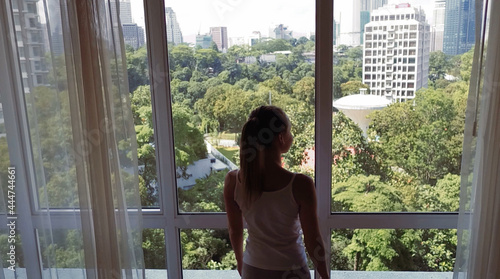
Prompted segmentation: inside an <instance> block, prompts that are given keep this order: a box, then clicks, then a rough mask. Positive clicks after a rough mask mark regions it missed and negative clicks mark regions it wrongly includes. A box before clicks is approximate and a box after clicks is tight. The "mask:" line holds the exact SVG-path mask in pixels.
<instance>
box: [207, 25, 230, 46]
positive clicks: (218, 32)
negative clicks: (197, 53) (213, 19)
mask: <svg viewBox="0 0 500 279" xmlns="http://www.w3.org/2000/svg"><path fill="white" fill-rule="evenodd" d="M210 35H211V36H212V40H213V41H214V43H215V44H216V45H217V48H218V49H219V51H222V52H225V51H226V50H227V49H228V48H229V46H228V43H227V27H222V26H220V27H210Z"/></svg>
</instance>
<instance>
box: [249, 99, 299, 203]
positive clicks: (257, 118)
mask: <svg viewBox="0 0 500 279" xmlns="http://www.w3.org/2000/svg"><path fill="white" fill-rule="evenodd" d="M289 126H290V122H289V121H288V117H287V116H286V114H285V112H283V110H282V109H281V108H279V107H276V106H261V107H258V108H256V109H255V110H253V111H252V112H251V113H250V116H249V117H248V120H247V122H246V123H245V124H244V125H243V129H242V131H241V139H240V172H241V179H242V181H241V183H242V184H243V189H244V193H245V197H246V199H245V200H246V202H247V205H248V206H249V205H250V204H251V203H252V202H253V201H254V200H255V199H257V198H258V197H260V195H261V194H262V166H263V162H264V157H263V152H265V150H266V149H269V148H271V146H272V143H273V141H274V139H275V137H276V136H277V135H279V134H280V133H281V132H283V131H287V130H288V128H289Z"/></svg>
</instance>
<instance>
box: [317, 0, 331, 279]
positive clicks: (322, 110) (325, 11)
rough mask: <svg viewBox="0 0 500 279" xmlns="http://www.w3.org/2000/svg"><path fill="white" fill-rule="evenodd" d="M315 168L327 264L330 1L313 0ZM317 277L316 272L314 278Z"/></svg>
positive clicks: (328, 237)
mask: <svg viewBox="0 0 500 279" xmlns="http://www.w3.org/2000/svg"><path fill="white" fill-rule="evenodd" d="M315 40H316V55H317V57H318V58H319V59H316V65H315V66H316V69H315V73H316V74H315V76H316V85H315V88H316V92H315V100H316V104H315V107H316V121H315V123H316V127H315V146H316V151H315V153H316V155H315V156H316V166H315V182H316V192H317V193H316V194H317V197H318V218H319V224H320V230H321V234H322V236H323V239H324V240H325V257H326V258H327V261H326V262H327V263H329V262H330V260H329V255H330V246H331V244H330V227H329V226H328V222H327V220H328V218H329V217H330V199H331V196H332V195H331V190H330V189H331V185H332V183H331V177H332V155H331V153H332V104H333V94H332V93H333V82H332V76H333V0H327V1H323V0H316V38H315ZM317 277H318V274H317V272H316V278H317Z"/></svg>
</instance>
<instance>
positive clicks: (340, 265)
mask: <svg viewBox="0 0 500 279" xmlns="http://www.w3.org/2000/svg"><path fill="white" fill-rule="evenodd" d="M456 234H457V231H456V230H439V229H426V230H422V229H421V230H414V229H405V230H402V229H397V230H396V229H355V230H333V231H332V234H331V241H332V247H331V249H332V254H331V259H330V263H331V269H332V270H355V271H365V272H366V271H414V272H416V271H425V272H429V271H434V272H451V271H453V266H454V264H455V254H456V246H457V235H456ZM427 274H429V273H427ZM386 276H389V275H386ZM426 276H428V275H426Z"/></svg>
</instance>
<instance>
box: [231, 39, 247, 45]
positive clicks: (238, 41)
mask: <svg viewBox="0 0 500 279" xmlns="http://www.w3.org/2000/svg"><path fill="white" fill-rule="evenodd" d="M244 45H246V40H245V37H232V38H229V47H232V46H244Z"/></svg>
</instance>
